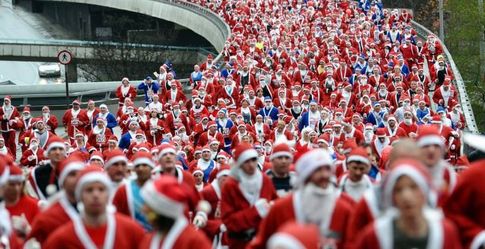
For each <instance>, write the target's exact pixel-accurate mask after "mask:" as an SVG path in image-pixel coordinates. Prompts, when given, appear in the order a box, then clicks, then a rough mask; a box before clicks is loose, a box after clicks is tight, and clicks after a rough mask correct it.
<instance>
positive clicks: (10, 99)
mask: <svg viewBox="0 0 485 249" xmlns="http://www.w3.org/2000/svg"><path fill="white" fill-rule="evenodd" d="M3 100H4V101H5V100H8V101H10V102H12V96H10V95H7V96H5V97H4V98H3Z"/></svg>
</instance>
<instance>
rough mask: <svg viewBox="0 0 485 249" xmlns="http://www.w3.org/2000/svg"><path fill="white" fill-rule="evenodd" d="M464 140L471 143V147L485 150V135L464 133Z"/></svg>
mask: <svg viewBox="0 0 485 249" xmlns="http://www.w3.org/2000/svg"><path fill="white" fill-rule="evenodd" d="M463 141H464V142H465V143H467V144H468V145H470V146H471V147H473V148H475V149H477V150H480V151H483V152H485V136H482V135H477V134H472V133H465V134H464V135H463Z"/></svg>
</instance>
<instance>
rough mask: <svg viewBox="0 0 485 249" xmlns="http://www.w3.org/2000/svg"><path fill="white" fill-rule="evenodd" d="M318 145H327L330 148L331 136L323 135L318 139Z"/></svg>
mask: <svg viewBox="0 0 485 249" xmlns="http://www.w3.org/2000/svg"><path fill="white" fill-rule="evenodd" d="M317 143H325V144H326V145H327V146H330V134H328V133H323V134H322V135H320V136H319V137H318V139H317Z"/></svg>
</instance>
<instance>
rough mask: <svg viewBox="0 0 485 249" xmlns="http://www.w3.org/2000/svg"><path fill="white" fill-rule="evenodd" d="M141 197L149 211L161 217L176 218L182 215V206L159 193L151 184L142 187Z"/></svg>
mask: <svg viewBox="0 0 485 249" xmlns="http://www.w3.org/2000/svg"><path fill="white" fill-rule="evenodd" d="M141 196H142V198H143V200H144V201H145V203H146V204H147V205H148V206H149V207H150V208H151V209H153V210H154V211H156V212H157V213H159V214H161V215H165V216H168V217H171V218H178V217H180V216H182V215H183V214H184V205H183V204H181V203H178V202H176V201H173V200H171V199H170V198H168V197H166V196H165V195H163V194H161V193H159V192H158V191H157V190H156V189H155V185H154V184H153V183H152V182H149V183H147V184H145V186H143V188H142V189H141Z"/></svg>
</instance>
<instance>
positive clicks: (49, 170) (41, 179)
mask: <svg viewBox="0 0 485 249" xmlns="http://www.w3.org/2000/svg"><path fill="white" fill-rule="evenodd" d="M44 156H45V157H47V158H48V159H49V160H48V161H47V162H46V163H45V164H42V165H38V166H36V167H35V168H33V169H32V170H31V171H30V174H29V178H28V179H29V182H28V184H30V186H29V187H31V188H32V190H33V194H34V195H36V196H37V198H38V199H40V200H47V198H48V197H49V196H51V195H53V194H55V193H56V192H57V191H59V185H58V177H59V165H60V163H61V162H62V161H63V160H64V159H65V158H66V147H65V144H64V140H62V139H61V138H59V137H57V136H53V137H51V138H50V139H49V141H48V143H47V148H46V150H45V151H44Z"/></svg>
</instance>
